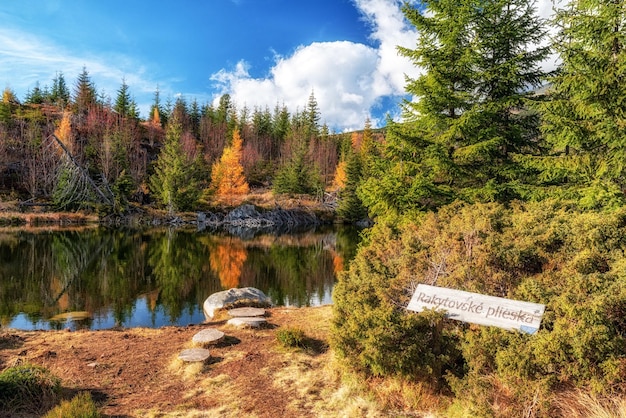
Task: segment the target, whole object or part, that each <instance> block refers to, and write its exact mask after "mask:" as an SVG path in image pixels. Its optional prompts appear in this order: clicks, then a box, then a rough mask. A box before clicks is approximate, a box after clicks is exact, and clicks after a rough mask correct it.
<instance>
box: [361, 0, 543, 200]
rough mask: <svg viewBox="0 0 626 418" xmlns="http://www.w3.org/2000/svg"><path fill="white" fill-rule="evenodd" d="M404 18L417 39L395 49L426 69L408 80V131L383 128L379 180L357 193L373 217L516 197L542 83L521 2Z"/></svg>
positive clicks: (532, 146) (487, 2) (452, 2)
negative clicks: (457, 201) (530, 107)
mask: <svg viewBox="0 0 626 418" xmlns="http://www.w3.org/2000/svg"><path fill="white" fill-rule="evenodd" d="M422 6H425V7H419V8H417V7H413V6H411V5H410V4H408V3H406V4H405V6H404V8H403V11H404V14H405V16H406V17H407V19H408V20H409V21H410V22H411V23H412V24H413V25H414V26H415V28H416V29H417V32H418V34H419V38H418V42H417V47H416V48H415V49H409V48H399V52H400V54H401V55H403V56H406V57H408V58H409V59H411V60H412V61H413V63H414V64H415V65H416V66H417V67H420V68H421V69H422V70H423V74H422V75H421V76H419V77H417V78H415V79H409V80H408V84H407V92H408V93H409V94H411V95H412V96H413V100H411V101H405V102H404V105H403V111H404V118H405V123H403V124H395V123H391V124H390V125H389V128H388V136H387V144H388V145H387V147H386V150H385V155H384V159H383V160H382V161H381V162H380V164H379V166H378V171H379V174H378V176H381V177H382V178H381V180H380V181H378V180H376V179H370V180H368V181H367V182H366V184H365V185H364V187H363V188H362V198H363V200H364V201H365V202H366V203H367V204H368V206H376V207H378V208H379V210H380V211H382V212H385V211H387V210H388V209H390V210H394V211H404V210H411V209H418V210H421V209H428V208H431V207H436V206H438V205H440V204H442V203H445V202H447V201H449V200H450V199H452V198H455V197H461V198H463V199H467V200H509V199H512V198H516V197H520V196H521V195H522V194H523V189H522V188H520V187H519V185H520V184H522V183H524V182H525V181H527V180H528V179H527V177H528V176H529V173H528V172H526V171H525V170H524V168H523V167H522V166H521V165H520V164H518V163H517V155H519V154H525V153H537V152H539V150H538V149H537V147H536V130H535V129H534V125H533V123H536V120H535V119H533V118H534V116H533V114H532V113H528V112H520V109H522V108H524V106H525V105H526V102H527V101H528V100H529V98H530V94H531V93H530V92H529V89H530V88H531V87H533V86H538V85H540V84H541V82H542V79H543V76H544V74H543V72H542V70H541V68H540V63H541V61H542V60H543V59H544V58H545V57H546V56H547V54H548V52H549V51H548V49H547V48H543V47H535V45H537V44H539V43H540V41H541V40H542V39H543V37H544V34H545V29H544V28H543V26H542V21H541V20H540V19H539V18H538V17H536V15H535V10H534V7H533V5H532V4H528V3H527V2H526V1H525V0H460V1H459V0H440V1H427V2H423V3H422Z"/></svg>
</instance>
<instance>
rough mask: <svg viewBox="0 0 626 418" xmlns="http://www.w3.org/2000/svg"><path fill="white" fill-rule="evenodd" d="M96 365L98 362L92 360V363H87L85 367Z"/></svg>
mask: <svg viewBox="0 0 626 418" xmlns="http://www.w3.org/2000/svg"><path fill="white" fill-rule="evenodd" d="M97 366H98V362H96V361H94V362H93V363H89V364H88V365H87V367H97Z"/></svg>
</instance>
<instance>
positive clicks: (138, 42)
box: [0, 0, 417, 131]
mask: <svg viewBox="0 0 626 418" xmlns="http://www.w3.org/2000/svg"><path fill="white" fill-rule="evenodd" d="M400 4H401V3H400V1H398V0H194V1H192V0H179V1H176V2H174V1H171V0H170V1H161V0H152V1H133V0H126V1H120V0H107V1H88V0H48V1H42V0H20V1H3V2H0V83H4V86H8V87H9V88H11V89H12V90H13V91H14V92H15V93H16V94H17V96H18V98H20V99H23V98H24V97H25V95H26V93H27V92H28V91H29V89H32V88H33V87H34V86H35V83H36V82H37V81H38V82H39V83H40V86H41V87H44V86H46V85H48V86H50V85H51V84H52V79H53V78H54V77H55V74H56V73H57V72H59V71H60V72H62V73H63V75H64V77H65V80H66V82H67V83H68V85H69V86H70V87H73V85H74V83H75V81H76V78H77V76H78V74H79V73H80V72H81V70H82V68H83V66H85V67H86V69H87V71H88V72H89V74H90V76H91V78H92V80H93V81H94V83H95V85H96V87H97V89H98V92H104V93H105V94H107V95H108V96H110V97H111V98H112V99H113V100H114V99H115V96H116V94H117V90H118V89H119V87H120V85H121V83H122V79H125V80H126V83H127V84H128V85H129V88H130V92H131V94H132V95H133V96H134V99H135V101H136V102H137V103H138V104H139V107H140V110H141V111H142V116H144V117H145V116H146V114H147V109H149V107H150V105H151V103H152V101H153V97H154V92H155V90H156V88H157V85H158V87H159V90H160V92H161V99H162V100H163V101H165V100H167V98H168V97H169V98H170V99H171V100H175V98H176V97H177V96H178V95H182V96H184V97H185V98H186V99H187V100H188V101H191V100H193V99H196V100H197V101H198V102H199V103H200V104H203V103H209V102H213V101H214V100H216V98H218V97H219V96H220V95H221V94H224V93H229V94H231V96H232V97H233V99H234V101H235V103H236V104H237V106H238V107H239V108H242V107H243V106H244V105H245V106H248V107H249V108H250V109H253V108H254V107H255V106H257V107H260V108H264V107H265V106H269V108H270V109H272V110H273V108H274V106H275V105H276V104H277V103H281V104H282V103H284V104H286V105H287V106H288V107H289V109H290V111H291V112H295V111H297V110H298V109H300V110H301V109H302V107H303V106H304V105H305V104H306V102H307V99H308V97H309V95H310V94H311V92H312V91H313V92H314V94H315V97H316V99H317V101H318V104H319V106H320V110H321V113H322V121H323V122H325V123H327V124H328V125H329V126H330V127H331V129H333V130H335V131H342V130H348V129H359V128H362V127H363V124H364V121H365V118H366V117H371V118H372V120H373V122H374V125H382V124H384V115H385V113H386V112H391V113H397V112H398V110H399V106H398V104H399V102H400V100H401V96H402V95H403V93H404V74H405V73H415V69H414V68H413V66H412V65H411V64H410V62H409V61H408V60H407V59H406V58H403V57H399V56H398V55H397V53H396V50H395V48H396V45H398V44H403V45H404V46H409V47H412V46H414V44H415V41H416V39H417V37H416V33H415V32H414V31H413V28H412V27H410V26H409V25H407V23H406V22H405V21H404V19H403V16H402V14H401V12H400Z"/></svg>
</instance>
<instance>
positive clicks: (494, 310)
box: [407, 284, 545, 334]
mask: <svg viewBox="0 0 626 418" xmlns="http://www.w3.org/2000/svg"><path fill="white" fill-rule="evenodd" d="M407 309H409V310H411V311H415V312H421V311H423V310H426V309H435V310H443V311H445V312H446V316H447V317H448V318H451V319H456V320H459V321H463V322H469V323H472V324H479V325H489V326H495V327H500V328H505V329H511V330H517V331H521V332H525V333H527V334H534V333H535V332H537V330H539V326H540V325H541V318H542V317H543V312H544V310H545V305H541V304H538V303H531V302H522V301H518V300H512V299H505V298H499V297H495V296H486V295H481V294H479V293H471V292H465V291H462V290H454V289H447V288H445V287H436V286H429V285H425V284H419V285H418V286H417V289H416V290H415V293H414V294H413V297H412V298H411V301H410V302H409V304H408V306H407Z"/></svg>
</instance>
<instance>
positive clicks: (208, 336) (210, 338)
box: [191, 328, 224, 345]
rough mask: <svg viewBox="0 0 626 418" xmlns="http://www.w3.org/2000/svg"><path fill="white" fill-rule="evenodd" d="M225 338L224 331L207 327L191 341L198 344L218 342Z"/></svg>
mask: <svg viewBox="0 0 626 418" xmlns="http://www.w3.org/2000/svg"><path fill="white" fill-rule="evenodd" d="M223 339H224V333H223V332H222V331H220V330H218V329H215V328H207V329H203V330H202V331H200V332H198V333H197V334H196V335H194V336H193V338H192V339H191V341H193V342H194V343H196V344H200V345H205V344H217V343H219V342H220V341H222V340H223Z"/></svg>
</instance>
